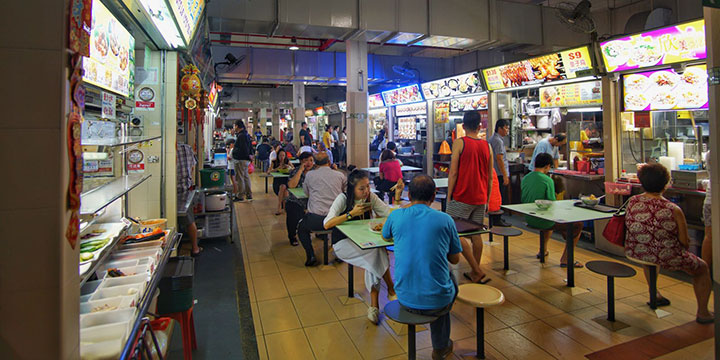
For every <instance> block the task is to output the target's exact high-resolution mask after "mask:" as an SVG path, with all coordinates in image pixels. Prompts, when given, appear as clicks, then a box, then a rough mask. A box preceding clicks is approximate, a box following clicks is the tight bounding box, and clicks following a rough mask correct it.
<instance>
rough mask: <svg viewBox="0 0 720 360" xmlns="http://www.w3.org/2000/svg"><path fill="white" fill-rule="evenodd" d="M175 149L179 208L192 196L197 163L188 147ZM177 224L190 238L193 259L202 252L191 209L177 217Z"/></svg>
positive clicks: (179, 146) (181, 146)
mask: <svg viewBox="0 0 720 360" xmlns="http://www.w3.org/2000/svg"><path fill="white" fill-rule="evenodd" d="M175 149H176V151H177V163H176V166H177V169H176V171H177V174H176V176H177V205H178V206H180V205H181V204H185V203H187V201H188V198H189V197H191V196H193V191H192V188H193V176H192V175H193V172H194V170H195V166H196V165H197V162H198V161H197V157H195V153H194V152H193V149H192V148H191V147H190V145H188V144H180V143H178V144H176V146H175ZM178 222H179V225H180V227H181V228H183V229H184V231H185V233H186V234H187V236H188V237H189V238H190V244H192V252H191V255H192V256H193V257H195V256H197V255H198V254H200V252H201V251H202V248H201V247H199V246H198V239H197V225H196V224H195V216H194V214H193V209H192V208H189V209H187V215H186V216H185V217H178Z"/></svg>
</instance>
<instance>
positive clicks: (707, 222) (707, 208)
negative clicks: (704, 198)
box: [703, 202, 712, 227]
mask: <svg viewBox="0 0 720 360" xmlns="http://www.w3.org/2000/svg"><path fill="white" fill-rule="evenodd" d="M710 215H711V213H710V203H709V202H705V203H703V222H704V223H705V227H710V226H712V223H711V222H710V221H711V217H710Z"/></svg>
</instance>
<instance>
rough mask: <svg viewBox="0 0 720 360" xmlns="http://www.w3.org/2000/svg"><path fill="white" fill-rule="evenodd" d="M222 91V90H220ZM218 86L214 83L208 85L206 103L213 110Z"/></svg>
mask: <svg viewBox="0 0 720 360" xmlns="http://www.w3.org/2000/svg"><path fill="white" fill-rule="evenodd" d="M221 89H222V88H221ZM217 94H218V85H217V83H216V82H214V81H213V82H212V84H210V92H209V93H208V103H209V104H210V106H211V107H213V108H215V105H216V103H217Z"/></svg>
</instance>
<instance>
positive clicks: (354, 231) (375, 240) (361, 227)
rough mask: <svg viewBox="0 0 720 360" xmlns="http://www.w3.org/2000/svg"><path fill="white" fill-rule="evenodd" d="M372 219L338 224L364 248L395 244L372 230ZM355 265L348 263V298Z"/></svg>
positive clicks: (352, 284)
mask: <svg viewBox="0 0 720 360" xmlns="http://www.w3.org/2000/svg"><path fill="white" fill-rule="evenodd" d="M373 220H383V218H376V219H373ZM370 221H372V220H354V221H348V222H346V223H344V224H340V225H338V226H337V229H338V230H340V232H342V233H343V234H345V236H347V238H348V239H350V241H352V242H353V243H354V244H355V245H356V246H357V247H359V248H360V249H362V250H370V249H376V248H386V247H388V246H394V245H395V243H394V242H392V241H387V240H385V239H383V237H382V235H381V234H380V233H376V232H373V231H371V230H370V226H369V223H370ZM489 232H490V231H489V230H478V231H473V232H468V233H458V235H459V236H461V237H467V236H472V235H478V234H487V233H489ZM353 275H354V273H353V265H352V264H350V263H348V298H352V297H353V296H354V295H355V288H354V282H353Z"/></svg>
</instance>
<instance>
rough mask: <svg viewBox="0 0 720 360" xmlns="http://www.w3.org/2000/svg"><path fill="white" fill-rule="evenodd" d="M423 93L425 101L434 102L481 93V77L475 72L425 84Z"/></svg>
mask: <svg viewBox="0 0 720 360" xmlns="http://www.w3.org/2000/svg"><path fill="white" fill-rule="evenodd" d="M422 91H423V95H425V99H427V100H433V99H438V98H447V97H451V96H458V95H466V94H472V93H476V92H480V91H482V86H481V85H480V75H479V74H478V73H477V71H473V72H471V73H468V74H463V75H456V76H452V77H449V78H445V79H440V80H434V81H430V82H426V83H423V84H422Z"/></svg>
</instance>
